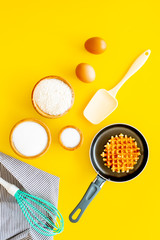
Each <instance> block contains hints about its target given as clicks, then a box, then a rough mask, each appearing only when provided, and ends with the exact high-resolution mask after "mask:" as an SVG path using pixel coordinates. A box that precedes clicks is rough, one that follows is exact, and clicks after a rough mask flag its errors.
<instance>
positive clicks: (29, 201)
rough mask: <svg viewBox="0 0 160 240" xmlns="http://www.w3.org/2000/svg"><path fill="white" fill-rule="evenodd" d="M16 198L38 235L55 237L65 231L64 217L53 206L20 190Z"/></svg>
mask: <svg viewBox="0 0 160 240" xmlns="http://www.w3.org/2000/svg"><path fill="white" fill-rule="evenodd" d="M14 196H15V198H16V200H17V202H18V204H19V206H20V208H21V210H22V212H23V214H24V216H25V217H26V219H27V221H28V222H29V224H30V225H31V226H32V227H33V228H34V229H35V230H36V231H37V232H38V233H40V234H42V235H45V236H54V235H56V234H58V233H61V232H62V231H63V228H64V221H63V217H62V215H61V213H60V212H59V211H58V209H56V207H55V206H54V205H53V204H51V203H49V202H47V201H46V200H44V199H41V198H39V197H36V196H32V195H30V194H28V193H25V192H22V191H20V190H18V191H17V192H16V194H15V195H14ZM35 205H36V206H38V208H40V209H41V210H42V212H41V211H40V210H39V209H38V208H37V207H35ZM44 212H45V214H44Z"/></svg>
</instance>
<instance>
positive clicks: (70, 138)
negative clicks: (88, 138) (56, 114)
mask: <svg viewBox="0 0 160 240" xmlns="http://www.w3.org/2000/svg"><path fill="white" fill-rule="evenodd" d="M82 141H83V136H82V132H81V131H80V129H79V128H77V127H75V126H72V125H69V126H66V127H64V128H62V129H61V131H60V133H59V143H60V145H61V146H62V147H63V148H64V149H66V150H70V151H72V150H75V149H77V148H79V147H80V146H81V145H82Z"/></svg>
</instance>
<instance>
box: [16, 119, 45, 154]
mask: <svg viewBox="0 0 160 240" xmlns="http://www.w3.org/2000/svg"><path fill="white" fill-rule="evenodd" d="M11 140H12V141H13V144H14V146H15V148H16V149H17V151H18V152H20V153H21V154H22V155H24V156H27V157H32V156H36V155H38V154H40V153H41V152H43V150H45V148H46V146H47V143H48V135H47V132H46V130H45V129H44V127H42V126H41V125H40V124H39V123H36V122H32V121H25V122H22V123H20V124H18V125H17V126H16V127H15V129H14V131H13V133H12V139H11Z"/></svg>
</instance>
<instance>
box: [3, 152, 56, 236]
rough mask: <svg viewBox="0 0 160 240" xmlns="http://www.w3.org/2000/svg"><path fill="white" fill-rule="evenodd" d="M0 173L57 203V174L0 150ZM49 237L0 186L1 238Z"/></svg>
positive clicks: (10, 180)
mask: <svg viewBox="0 0 160 240" xmlns="http://www.w3.org/2000/svg"><path fill="white" fill-rule="evenodd" d="M0 176H1V177H2V178H3V179H5V180H6V181H8V182H10V183H12V184H14V185H16V186H17V187H18V188H20V190H22V191H27V192H28V193H30V194H32V195H36V196H38V197H41V198H44V199H46V200H47V201H49V202H51V203H53V204H54V206H55V207H57V203H58V191H59V178H58V177H56V176H53V175H51V174H49V173H46V172H44V171H41V170H39V169H37V168H35V167H32V166H30V165H28V164H26V163H24V162H21V161H19V160H17V159H15V158H12V157H10V156H8V155H6V154H4V153H1V152H0ZM22 239H23V240H52V239H53V237H48V236H43V235H40V234H39V233H37V232H36V231H35V230H34V229H32V228H31V227H30V226H29V224H28V222H27V220H26V219H25V217H24V215H23V213H22V211H21V209H20V207H19V205H18V204H17V202H16V199H15V198H14V197H13V196H11V195H9V194H8V193H7V191H6V190H5V189H4V188H3V187H2V186H0V240H22Z"/></svg>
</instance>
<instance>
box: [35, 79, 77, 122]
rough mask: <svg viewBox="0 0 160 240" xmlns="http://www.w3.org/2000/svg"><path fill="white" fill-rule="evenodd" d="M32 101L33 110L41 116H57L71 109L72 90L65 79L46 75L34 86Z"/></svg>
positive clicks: (72, 101) (72, 100)
mask: <svg viewBox="0 0 160 240" xmlns="http://www.w3.org/2000/svg"><path fill="white" fill-rule="evenodd" d="M32 103H33V106H34V108H35V110H36V111H37V112H38V113H39V114H40V115H42V116H43V117H46V118H58V117H61V116H63V115H64V114H66V113H67V112H68V111H69V110H70V109H71V107H72V105H73V103H74V91H73V88H72V86H71V85H70V84H69V83H68V82H67V81H66V80H65V79H63V78H61V77H58V76H48V77H45V78H42V79H41V80H40V81H38V82H37V83H36V85H35V86H34V88H33V91H32Z"/></svg>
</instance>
